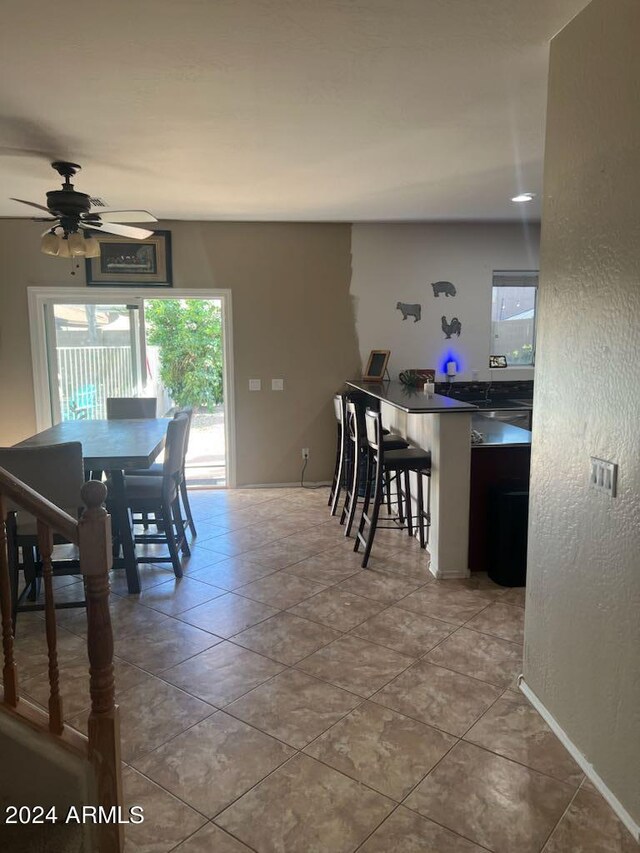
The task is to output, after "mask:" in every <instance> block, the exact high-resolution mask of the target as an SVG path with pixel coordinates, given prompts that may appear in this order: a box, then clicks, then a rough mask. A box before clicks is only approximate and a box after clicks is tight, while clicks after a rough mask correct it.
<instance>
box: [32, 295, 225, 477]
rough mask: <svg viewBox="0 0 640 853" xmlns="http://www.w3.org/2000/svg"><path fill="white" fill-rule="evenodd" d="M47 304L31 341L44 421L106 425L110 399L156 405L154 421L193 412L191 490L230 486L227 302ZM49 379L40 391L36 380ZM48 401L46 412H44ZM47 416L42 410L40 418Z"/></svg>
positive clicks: (131, 298)
mask: <svg viewBox="0 0 640 853" xmlns="http://www.w3.org/2000/svg"><path fill="white" fill-rule="evenodd" d="M105 295H106V294H98V293H96V294H95V295H94V294H93V293H91V292H90V291H89V292H87V291H86V290H83V291H82V296H81V297H79V296H78V291H76V292H75V294H74V296H73V297H70V296H68V295H67V294H64V295H63V294H62V293H61V292H60V291H58V294H56V296H49V295H48V294H46V295H43V297H42V299H41V300H40V311H42V310H43V309H44V314H40V317H41V318H43V319H44V323H43V324H40V323H34V324H33V327H34V331H35V333H36V335H37V337H38V338H40V340H41V341H43V345H41V343H40V341H37V342H36V350H37V354H36V356H35V361H34V364H35V365H36V366H39V365H42V369H41V371H40V370H38V371H37V372H36V376H35V378H36V383H35V384H36V388H37V389H38V390H37V395H38V399H39V402H38V404H37V405H38V406H39V407H40V411H41V414H40V418H41V420H42V421H45V420H46V421H47V422H49V423H54V424H56V423H60V421H69V420H80V419H103V418H106V416H107V412H106V401H107V398H108V397H140V396H142V397H155V398H156V399H157V401H158V405H157V413H158V417H171V416H172V415H173V413H174V412H175V411H176V410H177V409H179V408H182V407H186V406H188V407H191V408H192V409H193V420H192V426H191V439H190V443H189V452H188V454H187V477H188V479H189V481H190V482H191V483H192V484H198V485H203V486H211V485H216V486H218V485H219V486H222V485H226V484H227V483H228V447H229V435H230V429H229V422H228V416H227V413H228V406H229V401H228V396H227V392H228V390H229V388H230V387H231V386H230V382H229V380H228V374H227V366H226V354H227V352H229V349H228V346H227V342H226V340H225V330H226V329H227V328H228V325H226V319H225V313H224V306H225V301H224V300H223V299H222V298H219V297H218V298H212V297H209V298H197V297H195V296H190V297H188V298H179V299H176V298H173V299H172V298H170V297H168V296H165V295H164V294H163V295H162V296H161V297H160V296H155V295H154V296H152V297H151V298H150V297H149V296H148V295H147V294H146V293H145V296H144V297H143V296H141V295H139V292H138V293H133V292H131V291H127V292H125V293H123V297H122V299H113V298H112V297H113V291H112V290H111V291H110V293H109V298H104V296H105ZM41 375H44V377H45V378H44V382H42V381H40V379H39V376H41ZM45 399H46V402H45ZM42 409H46V412H43V411H42Z"/></svg>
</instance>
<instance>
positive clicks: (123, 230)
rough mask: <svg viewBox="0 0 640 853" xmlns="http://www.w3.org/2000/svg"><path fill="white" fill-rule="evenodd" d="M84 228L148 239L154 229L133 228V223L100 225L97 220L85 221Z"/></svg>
mask: <svg viewBox="0 0 640 853" xmlns="http://www.w3.org/2000/svg"><path fill="white" fill-rule="evenodd" d="M81 227H82V228H91V230H92V231H102V232H103V233H104V234H117V235H118V236H119V237H130V238H131V239H132V240H146V239H147V237H151V235H152V234H153V231H148V230H147V229H146V228H133V226H131V225H118V224H116V223H115V222H113V223H111V222H107V223H105V224H104V225H99V224H97V223H95V222H86V221H83V222H82V224H81Z"/></svg>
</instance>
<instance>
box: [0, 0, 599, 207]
mask: <svg viewBox="0 0 640 853" xmlns="http://www.w3.org/2000/svg"><path fill="white" fill-rule="evenodd" d="M585 5H586V0H109V2H104V3H100V2H98V3H95V2H88V3H81V2H78V0H57V2H55V3H50V2H46V3H45V2H42V0H22V1H21V2H19V3H18V2H14V3H11V2H5V3H4V4H3V6H2V9H3V12H2V19H1V24H0V81H2V86H1V89H2V95H0V187H2V190H1V197H0V216H23V215H25V214H27V209H26V208H24V209H21V207H20V205H17V204H15V203H14V202H11V201H8V200H7V196H18V197H20V198H27V199H32V200H35V201H38V202H43V201H44V194H45V192H46V190H48V189H53V188H55V187H56V185H57V183H58V176H57V175H56V174H55V173H54V172H52V171H51V169H50V168H49V167H48V165H47V163H48V160H49V159H53V158H62V159H71V160H74V161H77V162H79V163H81V164H82V166H83V171H82V172H81V174H80V175H79V176H78V178H77V179H76V187H77V189H79V190H82V191H84V192H89V193H90V194H91V195H97V196H100V197H102V198H104V199H105V200H106V201H107V203H108V205H109V206H110V207H112V208H118V209H122V208H129V207H131V208H141V207H142V208H147V209H149V210H151V211H153V212H154V213H155V214H156V215H158V216H159V217H162V218H177V219H238V220H239V219H243V220H283V219H284V220H347V221H363V220H429V219H437V220H448V219H514V218H518V217H520V216H522V214H523V206H522V205H520V206H517V205H514V204H513V203H512V202H511V201H510V197H511V196H512V195H515V194H516V193H517V192H518V191H522V190H529V191H532V192H536V193H540V191H541V175H542V166H541V163H542V154H543V137H544V110H545V96H546V80H547V58H548V42H549V39H550V38H551V37H552V36H553V35H554V34H555V33H556V32H557V31H558V30H559V29H561V28H562V27H563V26H564V25H565V24H566V23H567V21H568V20H570V19H571V17H573V15H575V14H576V13H577V12H578V11H579V10H580V9H581V8H583V7H584V6H585ZM25 149H28V150H31V151H32V152H40V153H41V155H42V156H39V155H38V154H33V155H29V156H25V155H24V154H20V153H19V152H22V151H24V150H25ZM524 207H526V208H527V214H528V215H532V216H533V217H536V216H537V215H539V207H538V204H537V203H534V204H531V205H526V206H524ZM27 215H28V214H27Z"/></svg>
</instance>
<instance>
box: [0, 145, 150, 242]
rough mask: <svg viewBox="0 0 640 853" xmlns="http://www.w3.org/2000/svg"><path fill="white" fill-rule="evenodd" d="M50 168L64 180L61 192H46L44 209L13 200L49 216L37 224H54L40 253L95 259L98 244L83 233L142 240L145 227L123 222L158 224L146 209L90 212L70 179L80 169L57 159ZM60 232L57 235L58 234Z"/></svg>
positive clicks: (87, 202)
mask: <svg viewBox="0 0 640 853" xmlns="http://www.w3.org/2000/svg"><path fill="white" fill-rule="evenodd" d="M51 166H52V168H53V169H55V171H56V172H57V173H58V174H59V175H60V176H61V177H62V178H64V182H63V184H62V189H60V190H51V191H50V192H48V193H47V206H46V207H45V206H44V205H42V204H37V203H36V202H34V201H25V200H24V199H22V198H12V199H11V200H12V201H17V202H20V204H27V205H29V207H35V208H36V209H37V210H42V211H44V212H45V213H47V214H48V216H46V217H38V218H36V222H53V223H55V224H54V225H52V226H50V227H49V228H47V230H46V231H45V232H44V233H43V235H42V245H41V248H42V251H43V252H44V253H45V254H46V255H53V256H55V257H59V258H60V257H67V258H68V257H86V258H95V257H98V256H99V255H100V244H99V243H98V241H97V240H95V239H94V238H93V237H92V236H90V235H87V236H86V237H85V236H84V235H83V233H82V232H85V231H87V230H89V231H102V232H103V233H106V234H116V235H118V236H120V237H128V238H130V239H133V240H145V239H146V238H147V237H150V236H151V235H152V234H153V231H149V230H148V229H147V228H136V227H134V226H132V225H127V224H124V223H128V222H157V221H158V220H157V219H156V217H155V216H153V214H151V213H149V212H148V211H146V210H112V211H104V212H101V213H95V212H92V211H91V199H90V197H89V196H88V195H87V194H86V193H81V192H77V191H76V190H75V189H74V187H73V184H72V183H71V178H72V177H73V176H74V175H75V174H76V172H78V171H79V170H80V168H81V167H80V166H78V164H77V163H67V162H66V161H62V160H56V161H55V162H53V163H52V164H51ZM59 230H60V231H61V232H62V233H61V234H59V233H58V231H59Z"/></svg>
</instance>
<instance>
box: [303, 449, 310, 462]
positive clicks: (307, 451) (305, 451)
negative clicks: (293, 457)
mask: <svg viewBox="0 0 640 853" xmlns="http://www.w3.org/2000/svg"><path fill="white" fill-rule="evenodd" d="M302 458H303V459H308V458H309V448H308V447H303V448H302Z"/></svg>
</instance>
